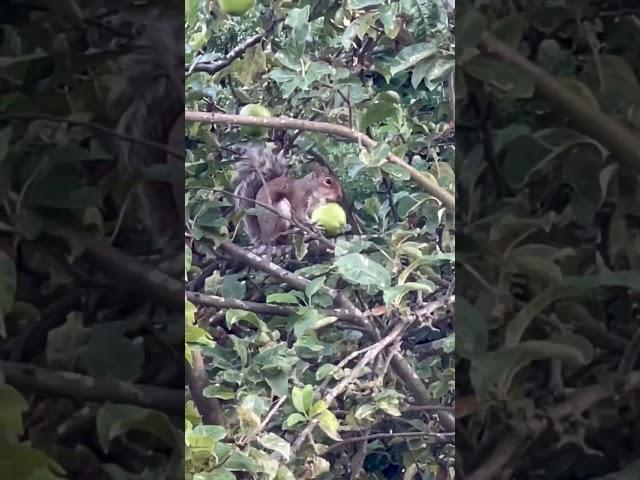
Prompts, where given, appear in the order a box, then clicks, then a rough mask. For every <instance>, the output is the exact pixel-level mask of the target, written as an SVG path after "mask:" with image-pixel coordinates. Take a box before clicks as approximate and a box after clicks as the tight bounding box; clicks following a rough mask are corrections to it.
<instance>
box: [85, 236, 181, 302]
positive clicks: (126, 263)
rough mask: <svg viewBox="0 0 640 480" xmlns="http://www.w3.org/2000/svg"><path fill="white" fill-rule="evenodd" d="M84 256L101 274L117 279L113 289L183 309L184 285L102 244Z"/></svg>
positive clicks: (100, 242)
mask: <svg viewBox="0 0 640 480" xmlns="http://www.w3.org/2000/svg"><path fill="white" fill-rule="evenodd" d="M86 255H87V256H88V257H89V258H90V259H91V261H93V262H94V263H96V264H98V265H99V266H100V267H101V269H102V272H103V273H105V274H106V275H108V276H110V277H111V278H112V279H114V280H117V283H116V286H117V287H119V288H122V289H124V290H130V291H134V292H138V293H139V294H140V295H143V296H144V297H145V298H150V299H152V300H154V301H156V302H158V303H159V304H162V305H164V306H166V307H168V308H170V309H172V310H176V311H181V310H182V309H183V308H184V284H183V283H182V282H180V281H178V280H176V279H174V278H171V277H169V276H168V275H166V274H164V273H162V272H161V271H159V270H157V269H155V268H152V267H150V266H147V265H144V264H143V263H140V262H139V261H138V260H136V259H135V258H134V257H132V256H130V255H127V254H126V253H124V252H122V251H120V250H118V249H117V248H114V247H112V246H111V245H109V244H107V243H106V242H103V241H94V242H92V243H90V244H89V245H88V246H87V250H86Z"/></svg>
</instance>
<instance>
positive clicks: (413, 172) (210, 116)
mask: <svg viewBox="0 0 640 480" xmlns="http://www.w3.org/2000/svg"><path fill="white" fill-rule="evenodd" d="M185 121H187V122H202V123H209V124H216V125H245V126H255V127H264V128H278V129H296V130H306V131H309V132H318V133H324V134H327V135H334V136H337V137H341V138H345V139H347V140H350V141H352V142H355V143H357V144H358V145H362V146H364V147H367V148H373V147H375V146H376V145H377V143H376V142H375V141H374V140H372V139H371V138H370V137H368V136H367V135H365V134H363V133H360V132H357V131H355V130H352V129H350V128H349V127H345V126H343V125H336V124H333V123H326V122H313V121H310V120H298V119H295V118H288V117H269V118H262V117H249V116H240V115H229V114H226V113H215V112H211V113H208V112H194V111H186V112H185ZM387 160H388V161H389V162H390V163H393V164H394V165H398V166H399V167H402V168H403V169H404V170H406V171H407V172H408V173H409V175H410V176H411V178H412V179H413V181H414V182H416V184H418V186H419V187H420V188H422V190H424V191H425V192H427V193H428V194H429V195H432V196H433V197H435V198H436V199H438V200H440V201H441V202H442V203H443V204H444V206H445V207H447V208H449V209H451V210H453V209H455V197H454V196H453V195H452V194H451V193H449V192H448V191H447V190H445V189H444V188H442V187H441V186H439V185H437V184H436V183H435V182H433V181H432V180H430V179H429V178H428V177H426V176H425V175H423V174H422V173H421V172H420V171H418V170H417V169H415V168H414V167H413V166H411V165H409V164H408V163H407V162H405V161H404V160H402V159H401V158H400V157H398V156H397V155H394V154H392V153H391V154H389V155H388V157H387Z"/></svg>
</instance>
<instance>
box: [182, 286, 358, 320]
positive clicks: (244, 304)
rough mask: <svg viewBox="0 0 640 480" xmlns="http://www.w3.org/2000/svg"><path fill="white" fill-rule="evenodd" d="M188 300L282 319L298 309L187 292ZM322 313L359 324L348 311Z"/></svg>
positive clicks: (324, 311)
mask: <svg viewBox="0 0 640 480" xmlns="http://www.w3.org/2000/svg"><path fill="white" fill-rule="evenodd" d="M186 297H187V300H189V301H190V302H191V303H194V304H197V305H208V306H210V307H216V308H235V309H237V310H246V311H249V312H254V313H262V314H265V315H277V316H280V317H288V316H291V315H295V314H296V309H295V308H292V307H284V306H281V305H270V304H268V303H257V302H249V301H246V300H236V299H234V298H223V297H218V296H215V295H205V294H202V293H196V292H186ZM322 313H323V314H324V315H327V316H331V317H336V318H337V319H338V320H342V321H345V322H353V323H358V321H359V320H360V319H359V317H358V316H357V315H355V314H353V313H349V312H348V311H347V310H343V309H335V310H323V311H322Z"/></svg>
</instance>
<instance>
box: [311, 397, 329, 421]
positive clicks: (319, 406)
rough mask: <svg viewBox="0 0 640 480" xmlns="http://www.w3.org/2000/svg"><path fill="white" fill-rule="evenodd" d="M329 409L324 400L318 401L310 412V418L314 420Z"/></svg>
mask: <svg viewBox="0 0 640 480" xmlns="http://www.w3.org/2000/svg"><path fill="white" fill-rule="evenodd" d="M327 408H329V407H328V406H327V404H326V403H325V401H324V400H318V401H317V402H316V403H314V404H313V405H312V406H311V409H310V410H309V416H310V417H312V418H313V417H315V416H316V415H318V414H320V413H322V412H324V411H325V410H326V409H327Z"/></svg>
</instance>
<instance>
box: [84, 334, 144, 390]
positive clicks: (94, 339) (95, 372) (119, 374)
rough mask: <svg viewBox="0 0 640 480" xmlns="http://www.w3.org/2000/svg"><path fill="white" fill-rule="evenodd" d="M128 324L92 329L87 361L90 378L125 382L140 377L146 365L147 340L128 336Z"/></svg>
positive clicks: (86, 355) (86, 356) (86, 354)
mask: <svg viewBox="0 0 640 480" xmlns="http://www.w3.org/2000/svg"><path fill="white" fill-rule="evenodd" d="M126 327H127V325H126V323H125V322H108V323H103V324H98V325H95V326H94V327H93V329H92V330H91V336H90V338H89V342H88V344H87V349H86V353H85V357H84V358H85V362H86V366H87V370H88V372H89V374H90V375H92V376H96V377H111V378H117V379H119V380H123V381H133V380H136V379H137V378H138V376H139V375H140V373H141V372H142V367H143V365H144V339H143V337H136V338H134V339H129V338H128V337H126V336H125V329H126Z"/></svg>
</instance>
